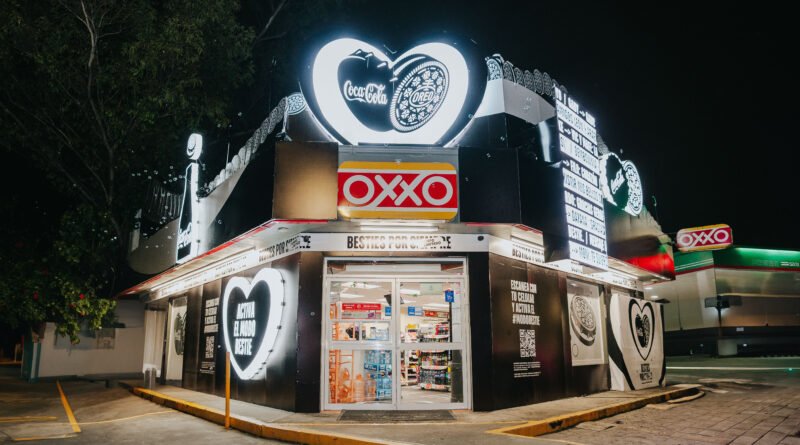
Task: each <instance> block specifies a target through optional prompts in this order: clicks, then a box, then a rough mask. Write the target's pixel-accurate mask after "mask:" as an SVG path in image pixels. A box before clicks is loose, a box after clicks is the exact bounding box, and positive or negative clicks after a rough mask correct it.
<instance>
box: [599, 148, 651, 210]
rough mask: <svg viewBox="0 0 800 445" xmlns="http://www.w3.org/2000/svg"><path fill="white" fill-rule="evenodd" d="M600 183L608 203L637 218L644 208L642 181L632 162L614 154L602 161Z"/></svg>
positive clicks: (603, 158)
mask: <svg viewBox="0 0 800 445" xmlns="http://www.w3.org/2000/svg"><path fill="white" fill-rule="evenodd" d="M600 182H601V183H602V189H603V196H604V197H605V198H606V201H608V202H610V203H611V204H614V205H615V206H617V207H619V208H620V209H622V210H624V211H625V212H627V213H629V214H631V215H633V216H636V215H638V214H639V213H641V212H642V208H643V207H644V196H643V192H642V181H641V178H640V177H639V171H638V170H637V169H636V166H635V165H633V162H631V161H623V160H622V159H620V158H619V156H617V155H616V154H614V153H607V154H605V155H603V157H602V159H601V160H600Z"/></svg>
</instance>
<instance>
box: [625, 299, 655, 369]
mask: <svg viewBox="0 0 800 445" xmlns="http://www.w3.org/2000/svg"><path fill="white" fill-rule="evenodd" d="M654 317H655V315H654V313H653V305H652V304H650V302H646V303H644V304H643V305H641V306H640V305H639V303H638V302H637V301H636V300H634V299H631V302H630V304H629V305H628V322H629V326H630V329H631V335H632V336H633V343H634V344H635V345H636V351H638V352H639V355H640V356H641V357H642V360H647V358H648V357H649V356H650V351H651V350H652V349H653V335H654V334H655V332H654V326H655V318H654Z"/></svg>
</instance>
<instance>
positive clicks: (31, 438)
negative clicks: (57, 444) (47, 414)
mask: <svg viewBox="0 0 800 445" xmlns="http://www.w3.org/2000/svg"><path fill="white" fill-rule="evenodd" d="M76 436H77V434H60V435H58V436H34V437H18V438H16V439H12V440H13V441H14V442H30V441H32V440H50V439H68V438H70V437H76Z"/></svg>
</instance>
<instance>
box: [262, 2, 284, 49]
mask: <svg viewBox="0 0 800 445" xmlns="http://www.w3.org/2000/svg"><path fill="white" fill-rule="evenodd" d="M287 1H288V0H281V2H280V4H278V7H277V8H275V11H273V12H272V15H271V16H270V17H269V20H267V24H266V25H264V28H263V29H262V30H261V32H259V33H258V35H257V36H256V38H255V39H253V46H256V44H257V43H259V42H260V41H262V37H264V36H265V35H266V34H267V31H268V30H269V27H270V26H272V23H273V22H274V21H275V18H276V17H278V13H280V12H281V9H283V5H285V4H286V2H287Z"/></svg>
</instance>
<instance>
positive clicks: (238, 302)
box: [222, 269, 284, 380]
mask: <svg viewBox="0 0 800 445" xmlns="http://www.w3.org/2000/svg"><path fill="white" fill-rule="evenodd" d="M283 306H284V286H283V278H282V277H281V274H280V272H278V271H277V270H275V269H261V270H260V271H259V272H258V273H256V275H255V277H253V279H252V280H248V279H247V278H243V277H234V278H231V280H230V281H228V284H227V285H226V286H225V292H224V294H223V296H222V316H223V318H222V322H223V329H222V330H223V332H224V336H225V348H227V350H228V351H230V353H231V367H232V368H233V370H234V372H236V375H238V376H239V378H241V379H243V380H251V379H255V378H259V377H261V376H263V375H264V372H265V371H266V365H267V359H269V355H270V353H271V352H272V348H273V347H274V346H275V340H276V339H277V338H278V332H279V329H280V324H281V316H282V314H283Z"/></svg>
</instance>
